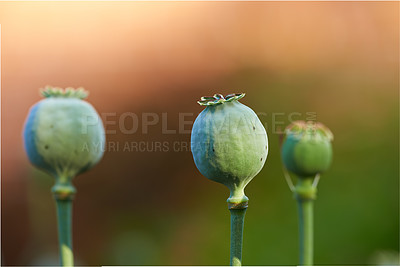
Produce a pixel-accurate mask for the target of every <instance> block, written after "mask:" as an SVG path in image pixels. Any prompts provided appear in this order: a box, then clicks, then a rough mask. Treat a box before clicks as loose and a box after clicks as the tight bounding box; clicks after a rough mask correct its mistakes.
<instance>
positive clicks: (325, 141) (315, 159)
mask: <svg viewBox="0 0 400 267" xmlns="http://www.w3.org/2000/svg"><path fill="white" fill-rule="evenodd" d="M332 140H333V134H332V132H331V131H330V130H329V129H328V128H327V127H326V126H325V125H323V124H322V123H319V122H312V121H308V122H305V121H295V122H293V123H292V124H290V125H289V126H288V127H286V129H285V137H284V140H283V143H282V147H281V150H282V161H283V164H284V165H285V167H286V169H287V170H289V171H291V172H292V173H294V174H296V175H297V176H298V177H300V178H306V177H311V176H315V175H316V174H318V173H323V172H325V171H326V170H327V169H328V168H329V166H330V165H331V162H332V145H331V141H332Z"/></svg>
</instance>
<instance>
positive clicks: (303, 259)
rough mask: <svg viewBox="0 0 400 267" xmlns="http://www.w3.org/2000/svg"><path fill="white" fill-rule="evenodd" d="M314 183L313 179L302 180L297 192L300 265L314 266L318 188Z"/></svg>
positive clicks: (299, 181) (299, 182) (297, 186)
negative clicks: (315, 211) (315, 210)
mask: <svg viewBox="0 0 400 267" xmlns="http://www.w3.org/2000/svg"><path fill="white" fill-rule="evenodd" d="M312 182H313V180H312V179H308V178H300V179H299V180H298V184H297V185H296V190H295V192H296V198H297V204H298V211H299V251H300V255H299V257H300V265H313V253H314V199H315V197H316V188H315V187H313V186H312Z"/></svg>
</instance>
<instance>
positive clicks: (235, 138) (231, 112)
mask: <svg viewBox="0 0 400 267" xmlns="http://www.w3.org/2000/svg"><path fill="white" fill-rule="evenodd" d="M244 95H245V94H230V95H227V96H226V97H225V98H224V97H223V96H222V95H220V94H216V95H214V96H213V97H202V98H201V100H200V101H198V103H199V104H200V105H203V106H205V107H206V108H205V109H204V110H203V111H202V112H201V113H200V114H199V116H198V117H197V118H196V120H195V122H194V124H193V129H192V135H191V150H192V153H193V158H194V162H195V164H196V167H197V168H198V170H199V171H200V172H201V174H203V175H204V176H205V177H207V178H208V179H210V180H213V181H215V182H218V183H221V184H224V185H225V186H227V187H228V188H229V190H230V197H229V199H228V203H230V204H233V205H235V204H239V205H240V203H247V200H248V198H247V197H246V196H245V194H244V188H245V187H246V185H247V184H248V183H249V182H250V181H251V180H252V179H253V178H254V176H256V175H257V174H258V173H259V172H260V171H261V169H262V167H263V166H264V163H265V160H266V159H267V155H268V137H267V133H266V131H265V128H264V126H263V125H262V123H261V121H260V120H259V119H258V117H257V115H256V113H254V111H253V110H252V109H251V108H249V107H247V106H245V105H243V104H241V103H240V102H239V101H238V100H239V99H241V98H242V97H244Z"/></svg>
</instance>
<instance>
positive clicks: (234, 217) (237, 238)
mask: <svg viewBox="0 0 400 267" xmlns="http://www.w3.org/2000/svg"><path fill="white" fill-rule="evenodd" d="M246 210H247V208H239V209H230V212H231V258H230V265H231V266H241V265H242V247H243V226H244V216H245V214H246Z"/></svg>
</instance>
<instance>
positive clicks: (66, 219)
mask: <svg viewBox="0 0 400 267" xmlns="http://www.w3.org/2000/svg"><path fill="white" fill-rule="evenodd" d="M71 179H72V178H71V177H64V176H62V177H56V183H55V185H54V186H53V188H52V189H51V191H52V192H53V194H54V198H55V200H56V206H57V220H58V242H59V246H60V248H59V249H60V263H61V266H69V267H71V266H74V255H73V252H72V199H73V197H74V195H75V193H76V190H75V187H74V186H73V185H72V183H71Z"/></svg>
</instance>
